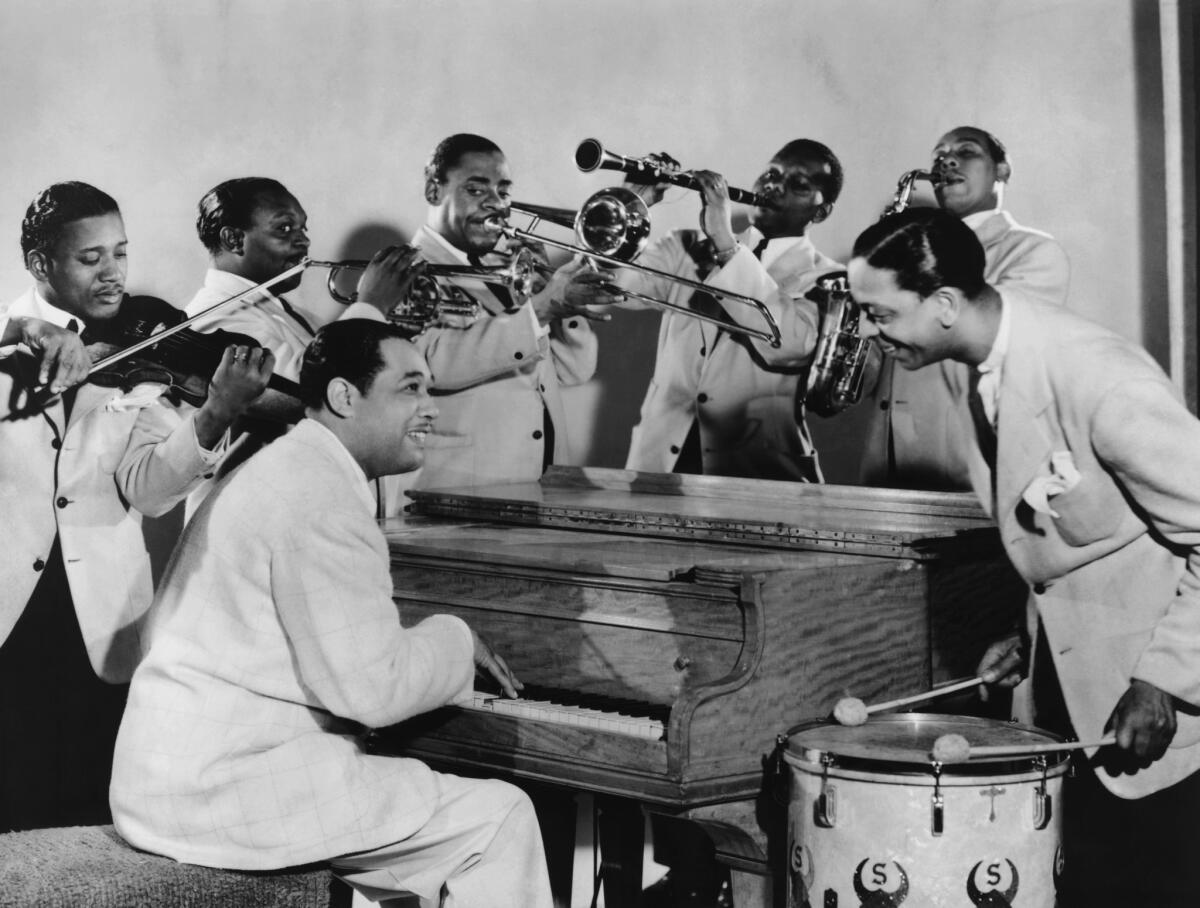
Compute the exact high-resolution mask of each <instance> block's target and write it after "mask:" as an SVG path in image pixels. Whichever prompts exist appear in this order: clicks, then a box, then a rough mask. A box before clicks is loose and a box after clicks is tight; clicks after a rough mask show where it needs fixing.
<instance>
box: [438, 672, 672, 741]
mask: <svg viewBox="0 0 1200 908" xmlns="http://www.w3.org/2000/svg"><path fill="white" fill-rule="evenodd" d="M460 705H461V706H462V708H463V709H470V710H476V711H479V712H490V713H495V714H496V715H502V716H513V717H515V718H521V719H536V720H538V721H539V722H553V723H556V724H559V725H574V726H578V727H579V728H594V729H596V730H597V731H603V732H609V733H612V734H618V735H629V736H631V737H634V738H649V739H650V740H653V741H658V740H661V739H663V738H665V737H666V734H667V731H666V725H667V721H668V720H669V717H670V713H671V710H670V707H666V706H655V705H653V704H650V703H640V702H638V701H636V700H621V699H616V698H612V697H596V696H590V695H587V694H580V693H579V692H577V691H567V690H560V689H557V688H550V687H539V686H536V685H526V686H525V689H524V691H522V696H521V697H520V698H518V699H516V700H511V699H509V698H508V697H505V696H503V695H498V694H494V693H488V692H485V691H478V690H477V691H473V692H472V694H471V702H470V703H464V704H460Z"/></svg>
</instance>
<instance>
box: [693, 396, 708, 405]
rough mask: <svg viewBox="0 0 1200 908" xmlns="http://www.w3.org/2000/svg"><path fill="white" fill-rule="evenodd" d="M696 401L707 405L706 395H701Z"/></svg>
mask: <svg viewBox="0 0 1200 908" xmlns="http://www.w3.org/2000/svg"><path fill="white" fill-rule="evenodd" d="M696 400H698V401H700V403H702V404H706V403H708V395H707V394H701V395H700V396H699V397H697V398H696Z"/></svg>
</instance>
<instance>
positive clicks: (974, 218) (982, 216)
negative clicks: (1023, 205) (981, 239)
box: [962, 207, 1004, 230]
mask: <svg viewBox="0 0 1200 908" xmlns="http://www.w3.org/2000/svg"><path fill="white" fill-rule="evenodd" d="M1002 211H1004V209H1003V208H999V207H996V208H991V209H989V210H988V211H976V212H975V213H973V214H968V215H967V216H966V217H965V218H963V219H962V222H963V223H964V224H966V225H967V226H968V227H970V228H971V229H972V230H978V229H979V228H980V227H981V226H982V225H983V224H984V222H986V221H990V220H991V219H992V218H994V217H995V216H996V215H998V214H1000V213H1001V212H1002Z"/></svg>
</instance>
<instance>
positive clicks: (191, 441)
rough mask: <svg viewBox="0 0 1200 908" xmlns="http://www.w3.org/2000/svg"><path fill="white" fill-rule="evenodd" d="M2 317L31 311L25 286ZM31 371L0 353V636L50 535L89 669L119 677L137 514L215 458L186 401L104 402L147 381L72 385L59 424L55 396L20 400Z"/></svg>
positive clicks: (127, 646) (185, 485) (139, 563)
mask: <svg viewBox="0 0 1200 908" xmlns="http://www.w3.org/2000/svg"><path fill="white" fill-rule="evenodd" d="M8 314H9V315H12V316H17V315H21V316H37V315H38V314H39V309H38V305H37V301H36V298H35V295H34V291H33V290H32V289H30V290H29V291H28V292H27V293H25V294H24V295H22V296H21V297H20V298H18V299H17V300H16V302H14V303H13V304H12V306H11V307H10V308H9V310H8ZM35 379H36V371H35V369H34V366H33V361H32V359H31V358H29V357H27V356H25V355H21V354H13V355H9V356H5V357H3V358H2V359H0V506H2V507H3V514H4V519H3V520H0V591H2V592H0V640H4V639H5V638H7V637H8V634H9V633H10V632H11V631H12V628H13V625H14V624H16V621H17V618H18V617H20V615H21V612H22V611H23V610H24V608H25V604H26V603H27V602H28V601H29V597H30V596H31V595H32V594H33V589H34V587H35V586H36V585H37V581H38V578H39V577H40V576H41V574H40V571H41V570H42V568H43V567H44V566H45V563H46V559H47V557H48V556H49V554H50V550H51V547H52V546H53V544H54V537H55V535H57V536H58V537H59V540H60V544H61V548H62V556H63V563H64V565H65V568H66V573H67V580H68V582H69V584H70V587H71V598H72V600H73V601H74V603H75V613H76V615H77V616H78V618H79V626H80V629H81V630H82V632H83V640H84V643H85V644H86V645H87V650H88V657H89V658H90V660H91V663H92V667H93V668H94V669H95V671H96V674H97V675H98V676H99V677H101V678H103V679H104V680H105V681H109V682H111V683H114V684H115V683H121V682H125V681H128V680H129V677H130V675H131V674H132V673H133V668H134V666H135V665H136V664H137V657H138V635H139V625H140V622H141V619H142V617H143V615H144V614H145V612H146V609H147V608H149V606H150V600H151V598H152V596H153V589H152V587H151V570H150V555H149V552H148V549H147V543H146V540H145V539H144V538H143V534H142V516H141V515H142V514H145V515H147V516H151V517H154V516H158V515H161V514H164V513H166V512H167V511H169V510H170V509H171V508H172V507H174V506H175V505H176V504H177V503H178V502H179V501H181V500H182V499H183V498H184V497H185V496H186V495H187V492H188V490H189V489H191V488H192V487H193V486H194V485H195V484H196V482H198V481H199V479H200V477H201V476H202V474H203V473H204V472H206V471H209V470H211V469H212V461H214V460H215V454H210V453H207V452H204V451H202V450H201V449H200V446H199V443H198V442H197V441H196V432H195V428H194V426H193V425H192V416H191V413H192V409H191V408H190V407H188V406H186V405H183V406H181V407H179V408H176V407H174V406H172V405H170V404H168V403H167V402H165V401H164V400H162V399H161V398H158V397H157V396H156V395H154V394H150V395H149V397H150V398H151V399H149V400H145V401H143V403H141V404H139V405H133V406H129V407H128V408H125V409H114V407H115V406H119V405H117V404H115V403H114V402H115V401H117V400H120V399H126V400H127V401H132V400H133V399H134V398H135V397H140V396H141V394H140V393H139V392H141V391H144V390H147V386H139V387H138V388H137V389H135V391H134V393H133V394H130V395H128V396H127V395H125V394H124V393H123V392H121V391H119V390H116V389H113V388H102V387H99V386H97V385H94V384H84V385H81V386H79V389H78V391H77V392H76V394H77V396H76V399H75V404H74V407H73V408H72V410H71V418H70V421H69V423H67V424H66V425H65V426H64V424H63V404H62V401H61V399H58V398H55V399H53V400H52V402H50V403H49V404H48V405H45V400H44V399H43V401H42V402H41V404H43V405H39V402H37V401H31V400H29V399H28V390H27V389H28V388H30V387H31V386H32V382H33V380H35ZM151 390H152V389H151ZM139 512H140V513H139Z"/></svg>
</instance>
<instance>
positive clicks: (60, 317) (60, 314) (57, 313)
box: [33, 287, 83, 331]
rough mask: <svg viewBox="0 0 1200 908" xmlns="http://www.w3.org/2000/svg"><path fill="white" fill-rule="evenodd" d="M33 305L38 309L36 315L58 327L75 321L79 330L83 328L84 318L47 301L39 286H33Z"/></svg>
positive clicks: (64, 326) (63, 326)
mask: <svg viewBox="0 0 1200 908" xmlns="http://www.w3.org/2000/svg"><path fill="white" fill-rule="evenodd" d="M33 307H34V309H35V310H36V313H35V314H36V316H37V317H38V318H40V319H41V320H42V321H46V322H50V324H52V325H54V326H56V327H58V328H66V327H67V326H68V325H70V324H71V322H75V323H76V325H77V326H78V328H79V330H80V331H82V330H83V319H81V318H79V317H78V316H74V315H72V314H71V313H70V312H67V311H66V310H64V309H59V308H58V307H57V306H52V305H51V304H50V303H48V302H46V298H45V297H44V296H42V293H41V291H40V290H38V289H37V287H34V288H33Z"/></svg>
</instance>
